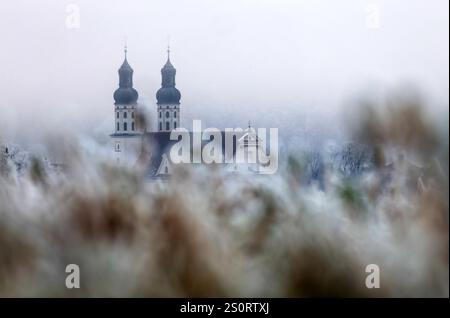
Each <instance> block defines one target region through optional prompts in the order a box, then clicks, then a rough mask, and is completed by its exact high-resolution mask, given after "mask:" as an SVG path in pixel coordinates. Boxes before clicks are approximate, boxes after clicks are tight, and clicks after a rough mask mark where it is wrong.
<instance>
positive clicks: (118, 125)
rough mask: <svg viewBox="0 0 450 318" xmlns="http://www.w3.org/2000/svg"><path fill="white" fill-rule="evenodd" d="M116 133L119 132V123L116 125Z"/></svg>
mask: <svg viewBox="0 0 450 318" xmlns="http://www.w3.org/2000/svg"><path fill="white" fill-rule="evenodd" d="M116 128H117V131H119V130H120V125H119V123H117V127H116Z"/></svg>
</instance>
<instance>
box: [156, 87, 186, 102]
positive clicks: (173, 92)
mask: <svg viewBox="0 0 450 318" xmlns="http://www.w3.org/2000/svg"><path fill="white" fill-rule="evenodd" d="M180 98H181V93H180V91H179V90H178V89H177V88H176V87H173V86H171V87H161V88H160V89H159V90H158V92H156V99H157V101H158V104H179V103H180Z"/></svg>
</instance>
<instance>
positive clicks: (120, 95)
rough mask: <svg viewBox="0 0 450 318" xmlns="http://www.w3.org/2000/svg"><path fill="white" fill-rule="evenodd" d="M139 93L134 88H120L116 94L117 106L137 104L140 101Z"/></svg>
mask: <svg viewBox="0 0 450 318" xmlns="http://www.w3.org/2000/svg"><path fill="white" fill-rule="evenodd" d="M138 97H139V95H138V92H137V91H136V90H135V89H134V88H132V87H119V88H118V89H116V91H115V92H114V100H115V101H116V104H130V103H135V102H136V101H137V99H138Z"/></svg>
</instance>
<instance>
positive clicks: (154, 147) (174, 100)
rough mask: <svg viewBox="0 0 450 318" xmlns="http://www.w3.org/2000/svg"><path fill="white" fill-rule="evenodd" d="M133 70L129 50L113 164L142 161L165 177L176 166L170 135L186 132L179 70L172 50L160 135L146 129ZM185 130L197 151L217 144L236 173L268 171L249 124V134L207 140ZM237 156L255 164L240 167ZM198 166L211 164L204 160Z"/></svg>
mask: <svg viewBox="0 0 450 318" xmlns="http://www.w3.org/2000/svg"><path fill="white" fill-rule="evenodd" d="M133 72H134V71H133V69H132V68H131V66H130V64H129V63H128V60H127V49H126V47H125V58H124V61H123V63H122V65H121V67H120V68H119V70H118V73H119V88H117V89H116V91H115V92H114V118H115V126H114V128H115V129H114V133H112V134H111V135H110V136H111V141H112V149H113V153H114V155H113V157H114V161H115V162H116V163H118V164H124V165H134V164H136V163H139V164H140V165H144V166H146V167H147V176H148V177H149V178H164V177H166V176H168V175H170V173H171V170H172V167H173V163H172V161H171V159H170V150H171V148H172V147H173V146H174V145H175V144H176V143H177V142H178V141H179V140H177V139H175V140H174V139H171V133H172V132H173V131H179V130H180V129H177V128H182V127H181V126H180V122H181V108H180V99H181V93H180V91H179V90H178V89H177V88H176V83H175V76H176V69H175V67H174V66H173V65H172V62H171V60H170V50H169V49H168V50H167V61H166V63H165V64H164V66H163V67H162V69H161V87H160V88H159V89H158V91H157V92H156V110H157V112H156V130H155V131H147V128H146V126H147V125H145V124H144V125H140V124H139V123H140V121H139V118H140V116H141V115H140V114H142V110H141V109H140V108H141V107H142V105H139V103H138V97H139V94H138V92H137V91H136V89H134V87H133ZM151 126H153V125H151ZM185 132H186V134H185V137H186V138H187V139H189V141H188V145H189V147H190V149H191V151H192V149H195V148H196V147H197V148H198V150H199V151H200V152H202V151H203V150H204V149H205V147H209V148H208V149H211V148H212V146H213V147H214V148H215V149H216V151H219V152H220V157H221V158H220V159H221V161H222V162H223V163H227V167H228V168H229V170H231V171H234V172H249V171H250V172H252V173H259V172H260V168H261V167H263V166H262V165H260V164H259V163H258V162H257V158H260V157H263V156H265V155H266V154H265V150H264V147H263V145H262V142H261V139H260V138H259V137H258V136H257V134H256V131H255V129H253V128H252V127H250V124H249V126H248V128H247V129H245V130H232V131H217V135H216V136H215V137H212V138H204V136H200V134H201V133H200V132H188V131H187V130H185ZM196 140H197V141H198V142H196ZM214 143H216V144H215V145H214ZM211 145H212V146H211ZM194 151H195V150H194ZM258 153H259V154H258ZM258 155H259V157H258ZM191 156H192V154H191ZM236 157H242V159H243V160H244V158H243V157H245V159H248V158H253V159H254V160H253V159H252V160H251V162H247V163H248V164H245V165H242V164H239V165H238V164H235V163H233V161H234V159H235V158H236ZM194 161H195V160H194ZM194 163H195V164H203V163H208V162H207V161H204V160H203V158H202V159H201V160H200V161H197V162H194Z"/></svg>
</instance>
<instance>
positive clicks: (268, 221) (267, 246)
mask: <svg viewBox="0 0 450 318" xmlns="http://www.w3.org/2000/svg"><path fill="white" fill-rule="evenodd" d="M377 112H378V110H377V111H374V110H373V111H372V112H367V113H366V114H368V115H367V116H363V117H361V118H359V121H358V125H356V127H355V129H354V131H355V135H354V139H355V141H357V142H359V143H363V144H365V145H367V146H368V147H369V148H370V149H371V152H373V153H374V156H373V158H374V159H373V162H372V166H371V167H370V169H368V170H367V171H364V172H362V173H357V174H355V175H353V174H348V173H345V172H346V171H347V170H348V169H349V168H348V167H349V165H350V166H352V165H354V164H355V162H354V161H352V160H353V159H352V158H354V157H353V155H350V156H349V155H348V154H346V153H345V152H344V153H343V154H342V156H341V157H342V158H344V159H345V160H347V159H348V158H350V161H349V162H348V161H345V160H344V163H343V165H344V166H345V167H346V168H345V169H343V170H342V169H339V167H342V164H340V163H339V164H338V166H339V167H334V166H333V164H329V163H327V162H326V160H325V162H324V163H323V164H321V170H320V177H319V178H318V179H320V182H316V181H314V180H313V181H311V182H308V181H309V180H310V179H311V173H309V172H308V169H314V168H311V165H310V163H311V160H309V161H308V160H307V159H305V157H304V156H302V155H301V154H299V153H295V152H293V153H292V154H291V159H290V160H286V162H289V164H285V165H282V168H281V169H280V171H279V172H278V173H277V174H276V175H273V176H246V175H230V174H226V173H224V172H223V171H222V170H220V169H216V168H211V169H209V168H207V167H206V168H202V169H197V170H195V171H194V170H190V169H187V168H186V167H183V168H179V169H175V173H174V175H173V177H172V178H171V179H170V180H169V181H167V182H160V181H151V182H149V180H146V179H145V178H144V177H143V176H144V175H145V174H144V173H143V170H142V167H133V168H129V169H125V168H119V167H115V166H112V165H110V164H109V163H108V162H107V161H106V160H102V159H100V158H95V157H92V156H85V155H84V154H83V153H82V151H81V150H78V151H77V148H76V147H73V148H71V155H70V158H71V160H70V161H67V162H65V170H64V173H58V174H55V173H52V172H51V171H50V170H48V169H46V168H45V164H42V163H39V160H38V159H36V161H33V162H34V163H32V164H30V165H29V166H28V168H27V171H26V172H25V173H21V175H20V176H18V175H17V174H16V172H15V169H13V166H14V165H13V166H11V163H7V161H8V159H7V158H6V157H5V156H4V157H3V159H2V160H3V166H2V174H1V177H0V296H43V297H51V296H56V297H77V296H88V297H89V296H106V297H109V296H113V297H115V296H126V297H134V296H144V297H145V296H163V297H164V296H191V297H195V296H211V297H212V296H225V297H231V296H254V297H257V296H262V297H265V296H276V297H278V296H281V297H285V296H288V297H298V296H341V297H350V296H357V297H380V296H386V297H392V296H393V297H398V296H400V297H401V296H406V297H412V296H446V297H448V295H449V283H448V279H449V267H448V266H449V264H448V259H449V258H448V251H449V246H448V242H449V236H448V235H449V232H448V230H449V221H448V139H447V137H440V136H444V134H440V132H439V131H440V129H443V130H444V131H445V130H446V129H447V131H448V123H447V127H443V128H442V127H438V126H436V125H433V124H430V123H429V122H428V121H427V120H426V119H425V118H424V116H423V115H422V113H421V112H420V109H419V108H417V107H414V105H413V106H411V105H406V106H405V105H401V106H399V107H397V108H395V109H391V110H388V111H386V112H380V113H377ZM388 152H389V153H391V154H392V153H393V154H394V155H393V156H392V158H396V159H395V160H393V162H391V161H390V160H387V159H386V157H387V155H386V154H387V153H388ZM400 154H401V155H402V156H400ZM413 157H414V158H420V160H421V162H422V164H421V167H420V169H419V168H418V167H417V166H416V165H413V164H411V163H410V161H409V159H408V158H413ZM5 158H6V159H5ZM309 158H311V157H309ZM356 166H358V164H357V163H356ZM346 169H347V170H346ZM358 169H359V168H358ZM352 171H353V170H352ZM417 171H419V172H417ZM305 179H308V180H305ZM312 179H315V178H312ZM70 263H75V264H78V265H79V266H80V269H81V288H80V289H70V290H69V289H67V288H66V287H65V278H66V275H67V274H66V273H65V267H66V265H67V264H70ZM368 264H377V265H378V266H379V267H380V270H381V288H380V289H367V288H366V287H365V278H366V275H367V274H366V273H365V268H366V265H368Z"/></svg>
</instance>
